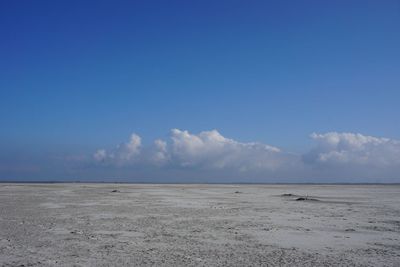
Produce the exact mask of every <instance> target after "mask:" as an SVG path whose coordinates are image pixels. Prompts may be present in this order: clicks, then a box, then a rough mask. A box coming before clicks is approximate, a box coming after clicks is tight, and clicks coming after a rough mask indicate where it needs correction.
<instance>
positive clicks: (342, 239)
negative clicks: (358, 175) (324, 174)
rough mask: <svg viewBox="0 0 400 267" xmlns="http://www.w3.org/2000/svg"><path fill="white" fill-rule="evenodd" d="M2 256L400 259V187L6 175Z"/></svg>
mask: <svg viewBox="0 0 400 267" xmlns="http://www.w3.org/2000/svg"><path fill="white" fill-rule="evenodd" d="M112 190H119V192H114V193H113V192H112ZM237 191H239V193H237ZM235 192H236V193H235ZM284 193H291V194H295V195H299V196H305V195H308V196H309V197H310V198H316V199H318V200H320V201H311V200H308V201H295V200H294V199H296V198H297V196H288V197H283V196H281V194H284ZM0 265H1V266H73V265H75V266H124V265H125V266H151V265H152V266H400V186H398V185H144V184H0Z"/></svg>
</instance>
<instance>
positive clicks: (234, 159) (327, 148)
mask: <svg viewBox="0 0 400 267" xmlns="http://www.w3.org/2000/svg"><path fill="white" fill-rule="evenodd" d="M311 138H312V139H313V140H315V141H316V145H315V147H314V148H313V149H311V150H310V151H308V152H306V153H304V154H300V153H298V154H295V153H290V152H285V151H282V150H281V149H279V148H277V147H274V146H271V145H267V144H263V143H259V142H239V141H236V140H233V139H230V138H226V137H224V136H223V135H221V134H220V133H219V132H218V131H217V130H212V131H203V132H200V133H198V134H193V133H190V132H188V131H184V130H179V129H172V130H171V133H170V136H169V138H167V139H166V140H161V139H156V140H155V141H154V142H153V143H151V144H150V145H148V146H142V142H141V138H140V137H139V136H138V135H136V134H132V136H131V138H130V139H129V141H128V142H126V143H122V144H121V145H119V146H117V147H116V148H115V149H111V150H109V151H106V150H104V149H100V150H98V151H97V152H96V153H94V155H93V158H94V160H95V161H97V162H100V163H101V164H105V165H106V166H109V167H112V166H114V167H121V166H130V167H132V168H133V169H132V170H135V171H132V173H137V172H138V170H141V172H140V175H146V173H151V172H153V173H154V172H156V171H157V170H159V171H160V172H159V173H158V174H159V175H161V176H163V175H165V178H166V179H168V177H170V178H173V179H175V178H178V179H186V178H185V177H189V176H193V175H194V176H197V177H200V176H201V177H203V176H202V175H208V176H207V177H209V178H210V177H211V178H213V177H216V176H217V177H225V179H229V178H230V177H235V179H240V181H246V179H247V178H248V177H253V178H254V179H258V181H263V179H273V180H274V181H314V182H315V181H328V180H329V179H336V181H338V180H340V181H354V179H353V180H348V179H352V177H357V178H359V177H361V178H362V177H365V178H366V179H371V180H372V179H375V178H379V179H385V178H387V179H389V180H390V181H396V179H397V180H398V179H399V178H400V177H398V174H399V173H400V142H399V141H397V140H392V139H388V138H378V137H373V136H366V135H362V134H355V133H337V132H330V133H325V134H317V133H313V134H312V135H311ZM126 170H128V169H126ZM174 171H177V172H179V173H181V174H179V175H181V176H182V177H179V175H178V176H176V172H174ZM168 175H170V176H168ZM211 178H210V179H211ZM278 179H280V180H278ZM296 179H299V180H296ZM334 181H335V180H334ZM357 181H360V180H357ZM361 181H362V180H361ZM373 181H376V180H373Z"/></svg>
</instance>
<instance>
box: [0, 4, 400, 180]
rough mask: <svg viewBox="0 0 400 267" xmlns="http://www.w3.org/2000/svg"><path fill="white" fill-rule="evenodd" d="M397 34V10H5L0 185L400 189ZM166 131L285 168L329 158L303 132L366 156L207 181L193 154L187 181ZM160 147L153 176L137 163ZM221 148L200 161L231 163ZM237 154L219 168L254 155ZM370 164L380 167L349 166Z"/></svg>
mask: <svg viewBox="0 0 400 267" xmlns="http://www.w3.org/2000/svg"><path fill="white" fill-rule="evenodd" d="M399 28H400V3H399V1H331V2H326V1H252V2H247V1H198V2H196V3H195V2H194V1H142V2H139V1H7V2H2V3H0V34H1V42H0V58H1V60H0V179H2V180H9V179H53V180H57V179H61V180H62V179H97V178H98V179H108V178H109V177H117V178H121V179H133V180H135V179H136V180H146V181H152V180H154V179H156V178H157V179H163V180H168V181H169V180H174V179H178V178H176V177H179V180H188V181H192V180H191V177H197V178H195V179H197V180H199V181H202V177H205V178H204V181H214V180H213V179H214V178H215V179H216V181H219V179H220V178H219V177H224V178H221V179H222V180H224V181H226V179H229V177H233V176H235V175H233V174H232V173H236V174H237V173H239V174H238V175H237V177H236V176H235V179H234V180H240V181H247V180H246V179H247V177H253V178H251V179H255V180H257V181H264V177H265V181H275V180H277V181H280V179H283V180H285V179H286V180H290V181H292V180H291V179H295V178H296V179H297V180H296V179H295V180H296V181H311V180H312V181H319V180H318V179H320V178H319V177H325V178H321V179H322V180H321V181H327V180H329V181H354V179H359V180H361V181H364V180H365V181H372V180H373V181H397V182H400V175H399V177H398V176H397V174H398V173H399V172H398V170H400V167H399V162H400V158H399V157H400V152H399V151H398V149H399V146H398V144H397V143H396V142H397V141H396V140H399V139H400V124H399V123H398V122H399V119H398V118H399V117H400V105H399V102H400V101H399V99H400V75H399V74H400V49H399V47H400V31H399ZM171 129H180V130H181V131H184V130H187V131H188V133H189V134H190V135H189V137H190V138H191V137H192V135H193V136H198V135H199V136H200V133H201V132H207V131H208V132H207V133H209V132H210V131H212V130H214V129H216V130H217V131H218V133H219V134H220V135H221V136H223V137H224V138H227V139H229V140H234V141H235V142H238V143H240V144H249V143H252V142H258V143H262V144H268V145H271V146H273V147H277V148H279V149H280V150H281V151H284V153H288V154H291V153H294V154H296V155H297V159H295V160H288V161H289V162H290V163H293V162H294V161H298V160H299V158H307V157H306V156H305V155H309V154H310V153H311V152H310V151H314V152H315V151H319V153H316V154H317V155H319V156H318V157H321V159H322V158H323V157H322V155H325V154H327V152H326V151H325V150H326V147H325V146H323V147H324V148H322V147H321V146H320V144H319V143H318V141H316V139H317V140H325V141H326V140H328V141H327V143H329V142H330V141H329V140H330V139H329V138H331V136H324V137H323V138H319V139H318V138H316V137H315V138H310V134H312V133H317V134H327V133H331V132H334V133H337V134H339V135H338V136H337V137H338V138H339V139H340V140H342V139H343V140H347V141H348V140H349V138H350V139H351V138H356V140H358V141H360V140H364V141H365V140H370V142H372V143H373V144H374V145H371V146H372V147H373V148H374V149H373V151H374V152H371V151H370V149H372V148H371V146H370V144H372V143H368V142H369V141H368V142H367V143H365V142H364V141H361V143H362V144H363V147H362V151H363V152H362V153H364V154H362V153H361V152H360V149H359V147H358V146H357V148H354V147H352V148H351V149H350V148H348V147H347V148H343V146H342V145H339V146H337V147H335V148H334V149H333V148H331V150H332V149H333V152H335V153H336V152H338V153H341V154H340V155H342V156H343V155H344V154H346V153H347V154H346V159H347V160H348V161H346V164H347V165H346V168H343V166H342V165H340V164H339V165H338V166H337V162H335V164H336V165H335V164H333V165H335V166H331V165H329V167H326V166H325V165H324V166H322V167H321V166H320V165H318V166H314V165H313V166H312V167H310V166H308V165H307V167H306V169H307V168H309V167H310V168H311V169H312V170H304V168H305V167H304V166H301V167H296V168H295V167H289V166H288V165H287V164H286V163H282V169H285V170H288V169H291V168H292V169H291V170H292V171H291V172H286V171H282V170H280V169H276V170H274V171H273V172H271V171H270V170H269V171H262V170H257V171H256V172H257V173H256V174H254V173H249V172H247V171H244V172H241V171H237V170H236V171H233V169H234V168H233V169H232V168H230V169H229V168H228V167H226V168H225V165H224V166H223V167H221V168H220V169H218V170H216V169H215V166H214V168H211V167H210V166H208V165H207V164H205V163H204V160H200V159H199V158H201V157H199V156H198V155H199V153H200V154H201V153H203V154H202V155H203V156H204V155H205V154H204V153H205V152H204V151H203V150H202V151H203V152H201V151H200V152H199V151H197V152H196V151H195V152H193V151H192V152H193V153H195V155H196V157H195V159H192V160H193V162H191V164H192V165H191V166H190V168H187V166H183V165H185V164H184V163H185V162H184V161H183V160H182V158H180V157H179V156H178V154H179V153H178V152H177V150H179V149H178V148H177V147H176V146H177V142H175V141H174V140H175V139H174V138H181V136H180V135H179V134H178V133H177V132H175V133H174V132H173V131H171ZM132 133H136V134H137V135H139V136H140V138H141V139H140V140H141V141H140V147H141V151H142V152H140V153H139V154H137V155H136V156H135V157H136V159H132V162H130V163H129V164H122V165H121V164H120V163H118V164H116V162H115V160H110V158H109V154H108V153H110V152H108V151H119V150H118V149H116V148H115V147H116V146H117V145H118V144H121V143H122V144H129V140H130V139H129V138H130V136H131V134H132ZM342 133H351V134H354V136H348V135H341V134H342ZM357 134H361V135H360V136H363V137H371V138H387V139H390V142H389V143H390V144H391V146H389V147H388V145H387V144H386V143H385V144H386V145H385V147H384V148H381V150H379V153H378V152H376V150H377V149H376V148H375V147H376V146H378V145H377V144H378V143H379V144H381V143H380V142H379V141H377V140H381V139H377V140H375V139H368V138H367V139H363V137H360V136H358V135H357ZM177 136H180V137H177ZM205 136H208V135H207V134H203V137H201V136H200V137H199V138H200V139H199V140H203V145H205V146H207V142H206V141H204V140H205V139H204V138H206V139H207V138H208V137H205ZM210 136H215V135H210ZM357 136H358V137H357ZM186 137H187V136H186ZM186 137H185V138H186ZM158 138H161V139H162V140H165V141H166V142H167V148H166V150H167V152H166V153H167V154H168V160H169V161H168V164H166V166H164V165H163V166H161V167H160V166H158V165H157V166H153V165H151V164H149V162H148V161H149V157H150V156H146V157H145V156H141V155H142V154H143V153H144V154H146V155H149V154H151V153H150V152H149V151H153V150H154V149H153V141H154V140H155V139H158ZM182 138H183V137H182ZM202 138H203V139H202ZM324 138H325V139H324ZM341 138H342V139H341ZM357 138H358V139H357ZM360 138H361V139H360ZM126 140H128V141H126ZM168 140H170V141H168ZM179 140H182V139H179ZM185 140H186V139H185ZM196 140H197V139H196ZM207 140H208V139H207ZM217 140H219V141H221V142H222V144H220V145H221V146H223V147H224V150H223V151H224V152H221V151H220V150H218V152H215V150H213V149H211V150H212V151H214V152H213V153H214V154H212V155H214V156H215V157H216V159H221V158H224V155H225V154H224V153H232V151H231V150H230V149H225V148H226V147H227V146H229V145H227V143H226V142H227V141H226V140H225V141H224V139H218V138H217ZM351 140H353V139H351ZM374 140H375V141H374ZM385 140H386V139H385ZM347 141H346V142H347ZM196 142H197V141H196ZM374 142H375V143H374ZM228 143H229V142H228ZM229 144H231V143H229ZM329 144H331V143H329ZM340 144H342V143H340ZM352 144H354V142H353V143H352ZM365 144H367V147H364V145H365ZM212 145H214V143H212V144H211V145H210V146H212ZM122 146H123V145H122ZM237 146H239V147H241V148H243V146H241V145H238V144H236V145H235V148H231V149H233V150H234V151H236V152H237V149H238V148H237ZM120 147H121V145H120ZM244 147H245V149H244V151H242V150H240V151H241V152H237V153H239V154H240V156H238V158H240V159H241V160H239V161H232V162H230V163H229V164H228V165H229V166H230V167H232V166H236V167H237V166H242V165H241V164H244V163H243V162H248V161H249V160H250V159H253V157H256V155H258V154H257V153H256V152H254V151H253V150H251V149H250V150H248V148H249V147H248V146H244ZM186 148H187V147H186ZM98 149H105V150H107V154H106V157H104V158H103V159H102V160H101V162H102V164H100V163H98V162H91V160H92V159H91V157H92V155H94V154H95V153H96V151H98ZM324 149H325V150H324ZM346 149H347V150H346ZM357 149H358V150H357ZM205 150H206V151H209V150H210V148H209V147H207V149H205ZM256 150H257V149H256ZM331 150H329V153H331V152H332V151H331ZM350 150H351V151H350ZM143 151H147V152H146V153H145V152H143ZM179 151H180V153H181V152H182V150H179ZM184 151H186V150H185V149H184ZM227 151H229V152H227ZM257 151H258V150H257ZM349 151H350V152H349ZM388 151H389V152H388ZM186 152H187V151H186ZM236 152H235V153H236ZM113 153H114V155H117V154H118V152H111V154H113ZM349 153H350V154H351V155H349ZM371 153H372V155H375V154H376V155H375V157H374V158H384V159H385V162H390V164H389V166H388V165H384V166H378V167H379V168H378V169H379V170H376V169H374V170H371V166H372V165H374V164H371V162H370V161H367V162H364V165H362V164H361V165H360V161H359V159H360V158H365V155H370V154H371ZM373 153H375V154H373ZM382 153H383V155H382ZM181 154H182V153H181ZM181 154H179V155H181ZM314 154H315V153H314ZM184 155H185V158H187V157H189V158H190V156H189V155H187V154H184ZM329 155H333V154H329ZM335 155H336V154H335ZM378 155H380V157H378ZM181 156H182V155H181ZM191 156H193V155H192V154H191ZM207 156H209V154H207ZM258 156H260V155H258ZM264 156H265V155H264V154H263V155H261V156H260V157H261V158H264ZM355 156H358V157H359V158H357V159H356V160H354V157H355ZM371 157H372V156H371ZM138 158H139V159H138ZM144 158H146V159H144ZM256 158H258V157H256ZM349 158H351V159H352V160H353V161H349ZM71 159H74V160H71ZM274 159H275V158H274ZM330 159H331V158H330ZM335 159H336V160H337V158H335ZM199 160H200V161H201V164H200V163H199ZM285 160H287V159H285ZM369 160H370V159H369ZM71 161H73V162H72V163H71ZM270 161H271V158H269V157H266V158H265V160H264V161H263V162H261V163H260V164H261V165H263V164H264V165H269V163H270ZM272 161H273V160H272ZM300 161H301V160H300ZM224 162H226V161H224ZM285 162H286V161H285ZM308 162H309V161H308ZM349 162H350V163H349ZM354 162H356V163H354ZM182 164H183V165H182ZM296 164H297V163H296ZM304 164H306V163H302V164H301V165H304ZM357 164H358V165H357ZM198 165H202V168H200V167H199V166H198ZM205 165H207V166H208V167H209V168H208V167H204V166H205ZM242 167H243V166H242ZM247 167H249V166H247V165H246V168H247ZM163 168H167V169H168V170H169V172H170V173H169V172H167V171H165V170H164V169H163ZM182 168H183V169H184V170H182ZM246 168H244V169H246ZM299 168H301V170H300V169H299ZM321 168H322V170H321ZM324 168H325V169H324ZM347 168H348V169H349V170H350V169H351V171H348V172H346V173H345V174H343V173H342V170H343V169H347ZM200 169H201V170H202V171H204V172H205V173H203V172H202V171H201V170H200ZM228 169H229V170H228ZM246 170H247V169H246ZM176 172H178V173H176ZM299 173H300V174H299ZM368 173H373V176H374V178H372V176H370V175H367V174H368ZM232 175H233V176H232ZM161 176H162V177H161ZM226 177H228V178H226ZM193 179H194V178H193ZM359 180H357V181H359Z"/></svg>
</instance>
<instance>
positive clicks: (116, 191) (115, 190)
mask: <svg viewBox="0 0 400 267" xmlns="http://www.w3.org/2000/svg"><path fill="white" fill-rule="evenodd" d="M120 192H121V191H119V190H117V189H114V190H113V191H111V193H120Z"/></svg>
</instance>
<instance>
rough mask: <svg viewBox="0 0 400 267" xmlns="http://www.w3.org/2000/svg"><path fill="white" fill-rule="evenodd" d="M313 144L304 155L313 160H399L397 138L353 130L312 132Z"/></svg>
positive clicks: (383, 163)
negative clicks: (312, 147)
mask: <svg viewBox="0 0 400 267" xmlns="http://www.w3.org/2000/svg"><path fill="white" fill-rule="evenodd" d="M311 138H313V139H314V140H316V141H317V146H316V147H315V148H314V149H313V150H311V151H310V152H309V153H308V154H307V155H306V157H305V158H306V159H307V160H308V162H311V163H317V164H355V165H369V166H375V167H387V166H396V165H399V164H400V142H399V141H397V140H392V139H388V138H378V137H373V136H366V135H362V134H354V133H337V132H330V133H326V134H316V133H313V134H312V135H311Z"/></svg>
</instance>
